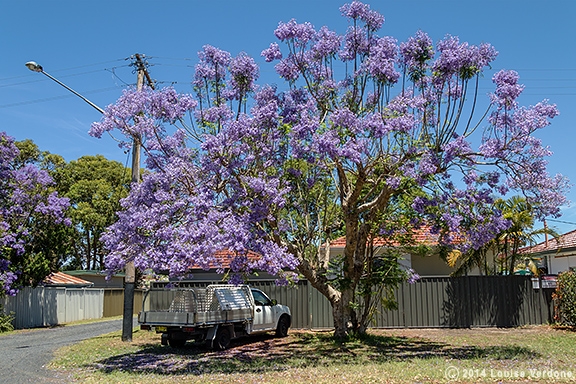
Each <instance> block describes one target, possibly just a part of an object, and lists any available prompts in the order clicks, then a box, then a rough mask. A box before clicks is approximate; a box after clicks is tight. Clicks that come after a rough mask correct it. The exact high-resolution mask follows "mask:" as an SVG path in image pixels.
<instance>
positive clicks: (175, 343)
mask: <svg viewBox="0 0 576 384" xmlns="http://www.w3.org/2000/svg"><path fill="white" fill-rule="evenodd" d="M168 344H169V345H170V346H171V347H172V348H182V347H183V346H184V345H186V340H185V339H168Z"/></svg>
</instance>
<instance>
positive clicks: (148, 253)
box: [91, 1, 568, 336]
mask: <svg viewBox="0 0 576 384" xmlns="http://www.w3.org/2000/svg"><path fill="white" fill-rule="evenodd" d="M340 10H341V12H342V15H343V16H344V17H345V18H347V19H348V21H349V27H348V30H347V31H346V32H345V33H344V34H338V33H337V32H335V31H332V30H330V29H329V28H328V27H322V28H320V29H315V28H314V26H312V25H311V24H310V23H298V22H297V21H296V20H290V21H288V22H281V23H280V24H279V25H278V28H277V29H276V30H275V31H274V34H275V36H276V37H277V39H278V43H272V44H270V46H269V47H268V48H266V49H264V50H263V52H262V56H263V57H264V59H265V60H266V61H267V62H276V64H275V66H274V68H275V70H276V72H277V74H278V75H279V76H280V77H281V79H283V80H284V81H285V84H286V87H285V88H284V89H279V88H277V87H275V86H269V85H263V86H257V85H256V81H257V79H258V76H259V68H258V66H257V65H256V62H255V60H254V59H252V58H250V57H249V56H248V55H246V54H244V53H240V54H239V55H237V56H236V57H232V55H231V54H230V53H228V52H225V51H222V50H219V49H217V48H215V47H212V46H209V45H206V46H204V47H203V50H202V51H201V52H200V53H199V59H200V60H199V63H198V64H197V66H196V70H195V75H194V80H193V82H192V86H193V93H192V94H178V93H176V92H175V91H174V90H173V89H171V88H166V89H162V90H159V91H153V90H151V89H144V90H142V91H135V90H127V91H126V92H125V93H124V94H123V96H122V97H121V98H120V99H119V100H118V102H117V103H116V104H114V105H111V106H109V107H108V108H107V109H106V111H105V113H104V115H103V118H102V120H101V121H100V122H97V123H94V124H93V125H92V127H91V134H92V135H94V136H97V137H99V136H101V135H102V133H103V132H106V131H110V130H113V129H119V130H121V131H122V132H123V133H125V135H126V141H125V143H124V145H126V147H129V146H130V138H131V137H133V136H134V135H140V136H141V137H143V138H144V140H145V142H144V149H145V151H146V154H147V159H146V165H147V168H148V169H149V170H150V171H151V172H150V174H148V175H146V176H145V177H144V179H143V182H142V183H141V184H139V185H137V186H136V185H133V186H132V189H131V191H130V194H129V195H128V197H127V198H126V199H125V200H124V201H123V203H122V204H123V208H124V210H123V211H122V212H120V213H119V220H118V222H116V223H115V224H113V225H112V226H111V227H110V228H109V230H108V231H107V232H106V233H105V234H104V236H103V239H104V241H105V243H106V246H107V248H108V249H109V250H110V251H111V253H110V255H109V256H108V258H107V259H106V263H107V266H108V268H110V269H111V270H115V269H121V268H123V267H124V265H125V264H126V262H128V261H134V263H135V265H136V266H137V267H138V268H140V269H148V268H150V269H152V270H154V271H156V272H158V273H160V272H168V273H169V274H170V275H172V276H183V275H185V274H187V273H188V270H189V268H190V267H191V266H192V265H200V266H204V267H206V268H208V266H210V265H213V264H217V263H218V262H219V260H217V259H216V258H215V256H214V254H215V252H217V251H220V250H222V249H228V250H230V251H231V252H232V253H233V254H234V255H235V258H234V260H233V261H232V263H231V267H230V269H231V272H232V276H233V277H232V281H239V279H240V278H241V277H242V275H243V274H246V273H249V272H250V271H253V270H265V271H268V272H270V273H272V274H275V275H278V276H279V278H280V281H282V282H287V281H288V280H290V279H293V278H294V275H293V274H292V273H291V272H292V271H297V272H298V273H299V274H300V275H302V276H304V277H305V278H306V279H308V280H309V281H310V283H311V284H312V285H313V286H314V287H315V288H316V289H318V290H319V291H320V292H321V293H322V294H324V295H325V296H326V297H327V298H328V300H329V301H330V302H331V304H332V307H333V314H334V322H335V323H334V325H335V334H336V335H337V336H344V335H346V334H348V333H349V332H354V331H358V330H362V324H361V323H362V321H364V322H365V321H367V320H366V319H364V320H362V321H358V316H357V315H358V314H359V313H361V312H362V309H361V308H359V306H362V305H364V306H367V305H369V304H370V303H367V302H366V301H365V300H366V296H364V294H366V293H368V294H370V292H371V290H372V289H373V290H374V291H376V290H377V289H378V285H379V284H384V283H386V279H380V280H378V279H372V278H373V277H374V275H372V272H373V271H378V270H382V269H381V268H374V266H375V265H376V264H374V260H373V258H372V255H373V253H372V247H371V246H370V244H371V242H372V241H373V239H375V238H377V237H384V238H394V237H395V236H402V235H404V234H405V232H406V231H407V229H408V230H409V229H410V228H417V227H419V226H421V225H429V226H431V227H432V231H433V232H434V233H437V234H438V236H439V239H440V242H441V243H442V244H444V245H446V246H449V247H453V248H458V249H459V250H461V251H467V250H470V249H478V248H479V247H481V246H483V245H484V244H486V243H487V242H489V241H490V240H492V239H493V238H494V237H495V236H496V235H497V234H498V233H500V232H502V231H503V230H505V229H506V228H508V227H509V226H510V221H509V220H508V219H507V218H506V217H504V216H503V214H502V212H501V211H500V210H499V209H497V208H496V207H495V206H494V204H493V203H494V201H495V200H496V198H498V197H500V196H505V195H506V194H507V193H509V191H519V192H520V193H521V194H522V195H523V196H525V198H526V201H527V202H528V203H530V204H531V205H532V207H533V208H534V209H533V212H534V214H535V215H536V216H537V217H545V216H548V215H551V216H557V215H559V207H560V206H561V204H563V203H564V202H565V197H564V193H565V191H566V190H567V186H568V184H567V181H566V180H565V178H564V177H563V176H561V175H556V176H550V175H549V174H548V172H547V170H546V164H547V163H546V157H547V156H549V155H550V154H551V152H550V150H549V149H548V148H547V147H545V146H543V145H542V143H541V140H540V139H538V138H537V137H536V136H535V135H534V134H535V132H537V131H538V130H540V129H542V128H544V127H546V126H548V125H549V124H550V119H552V118H553V117H554V116H556V115H557V113H558V112H557V110H556V107H555V106H554V105H552V104H549V103H548V102H547V101H543V102H540V103H538V104H536V105H534V106H530V107H524V106H521V105H520V104H519V102H518V97H519V96H520V94H521V93H522V91H523V86H522V85H520V84H519V83H518V80H519V76H518V74H517V73H516V72H514V71H500V72H497V73H496V74H495V75H494V77H493V78H492V81H493V83H494V87H495V89H494V92H493V93H491V94H490V98H489V100H488V104H489V107H488V109H487V110H485V111H479V110H478V109H479V105H480V103H478V98H479V97H480V96H479V95H478V84H479V82H480V79H481V76H482V73H483V70H484V69H485V68H487V67H488V66H489V65H491V63H492V62H493V60H494V59H495V58H496V56H497V52H496V50H495V49H494V48H493V47H492V46H491V45H489V44H486V43H483V44H480V45H477V46H476V45H470V44H468V43H464V42H460V41H459V39H458V38H457V37H454V36H447V37H446V38H444V39H443V40H441V41H438V42H436V43H434V42H433V41H432V40H431V38H430V37H429V36H428V35H427V34H426V33H424V32H422V31H418V32H417V33H416V34H415V35H414V36H413V37H411V38H409V39H408V40H407V41H405V42H401V43H398V41H397V40H396V39H394V38H393V37H390V36H384V37H380V36H378V34H377V33H378V31H379V30H380V28H381V26H382V24H383V22H384V17H383V16H382V15H381V14H379V13H378V12H376V11H374V10H372V9H370V7H369V6H368V5H366V4H363V3H360V2H358V1H354V2H352V3H350V4H345V5H344V6H342V7H341V8H340ZM187 115H190V116H191V118H190V121H189V122H188V121H187V120H186V116H187ZM340 235H343V236H345V244H346V245H345V248H344V255H343V257H342V259H341V260H340V261H339V265H338V268H337V271H338V274H337V276H336V277H334V276H332V274H331V273H329V269H330V268H332V267H330V264H331V263H333V262H334V260H330V258H329V255H330V252H329V248H330V247H329V244H330V241H331V240H333V239H334V238H335V236H340ZM249 251H254V252H257V253H259V254H260V255H261V257H260V259H258V260H249V259H248V258H247V257H246V255H247V252H249ZM389 262H390V263H391V264H390V265H395V264H397V260H396V259H394V258H392V259H390V260H389ZM332 269H333V268H332ZM392 281H393V282H396V281H397V280H396V279H392ZM366 284H368V286H369V287H372V288H366ZM368 296H370V295H368ZM364 325H365V324H364Z"/></svg>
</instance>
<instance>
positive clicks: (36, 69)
mask: <svg viewBox="0 0 576 384" xmlns="http://www.w3.org/2000/svg"><path fill="white" fill-rule="evenodd" d="M26 66H27V67H28V69H29V70H31V71H34V72H39V73H42V74H44V75H46V76H47V77H48V78H49V79H51V80H54V81H55V82H57V83H58V84H60V85H61V86H63V87H64V88H66V89H67V90H69V91H70V92H72V93H73V94H75V95H76V96H78V97H79V98H81V99H82V100H84V101H85V102H87V103H88V104H90V105H91V106H92V107H93V108H94V109H96V110H97V111H98V112H100V113H102V114H103V113H104V110H103V109H102V108H100V107H99V106H97V105H96V104H94V103H93V102H91V101H90V100H88V99H87V98H85V97H84V96H82V95H81V94H79V93H78V92H76V91H75V90H73V89H72V88H70V87H69V86H67V85H66V84H64V83H63V82H61V81H60V80H58V79H57V78H55V77H54V76H51V75H50V74H49V73H47V72H44V68H42V66H41V65H40V64H38V63H37V62H35V61H29V62H27V63H26Z"/></svg>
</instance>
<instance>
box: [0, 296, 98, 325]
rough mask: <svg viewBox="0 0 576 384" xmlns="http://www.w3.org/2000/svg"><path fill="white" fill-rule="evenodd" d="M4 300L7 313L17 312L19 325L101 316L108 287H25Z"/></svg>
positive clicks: (64, 321) (16, 318) (16, 319)
mask: <svg viewBox="0 0 576 384" xmlns="http://www.w3.org/2000/svg"><path fill="white" fill-rule="evenodd" d="M0 300H2V305H3V306H4V312H5V313H10V312H14V313H15V319H14V322H13V324H14V327H15V328H16V329H23V328H34V327H45V326H50V325H56V324H63V323H68V322H71V321H78V320H86V319H99V318H101V317H103V311H104V289H98V288H56V287H38V288H30V287H25V288H23V289H21V290H20V292H18V294H17V295H16V296H12V297H5V298H4V299H0Z"/></svg>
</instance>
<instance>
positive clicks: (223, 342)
mask: <svg viewBox="0 0 576 384" xmlns="http://www.w3.org/2000/svg"><path fill="white" fill-rule="evenodd" d="M230 339H231V335H230V330H229V329H228V328H227V327H221V328H218V332H216V338H215V339H214V344H213V345H214V347H213V348H214V349H215V350H217V351H222V350H224V349H226V348H228V345H230Z"/></svg>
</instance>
